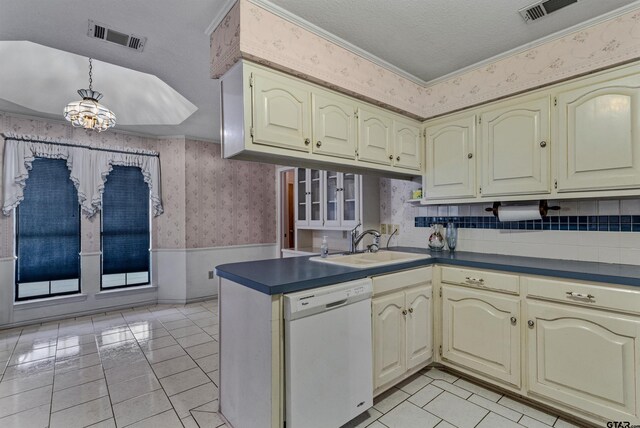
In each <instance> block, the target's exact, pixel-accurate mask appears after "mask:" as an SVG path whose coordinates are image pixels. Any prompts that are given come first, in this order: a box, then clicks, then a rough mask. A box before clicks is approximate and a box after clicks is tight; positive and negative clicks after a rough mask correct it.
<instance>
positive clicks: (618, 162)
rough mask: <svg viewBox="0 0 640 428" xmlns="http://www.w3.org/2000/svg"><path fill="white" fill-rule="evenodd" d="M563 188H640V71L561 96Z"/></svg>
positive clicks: (560, 171) (560, 177) (560, 167)
mask: <svg viewBox="0 0 640 428" xmlns="http://www.w3.org/2000/svg"><path fill="white" fill-rule="evenodd" d="M557 101H558V106H557V122H558V146H559V147H558V191H559V192H564V191H567V192H570V191H579V190H604V189H630V188H640V76H628V77H624V78H621V79H617V80H612V81H608V82H602V83H598V84H592V85H589V86H587V87H581V88H577V89H573V90H567V91H565V92H562V93H560V94H558V97H557Z"/></svg>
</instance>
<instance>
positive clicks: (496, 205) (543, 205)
mask: <svg viewBox="0 0 640 428" xmlns="http://www.w3.org/2000/svg"><path fill="white" fill-rule="evenodd" d="M500 206H501V204H500V202H494V203H493V207H492V208H485V209H484V210H485V211H487V212H490V213H493V215H494V216H495V217H496V218H498V208H500ZM538 209H539V210H540V215H541V216H542V217H546V216H547V213H548V212H549V211H559V210H560V206H559V205H553V206H551V207H550V206H549V204H548V203H547V201H546V200H545V199H543V200H541V201H540V204H539V205H538Z"/></svg>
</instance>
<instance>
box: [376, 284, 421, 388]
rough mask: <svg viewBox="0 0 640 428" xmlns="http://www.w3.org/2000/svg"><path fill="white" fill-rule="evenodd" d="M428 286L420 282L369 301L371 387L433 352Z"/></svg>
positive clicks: (398, 377)
mask: <svg viewBox="0 0 640 428" xmlns="http://www.w3.org/2000/svg"><path fill="white" fill-rule="evenodd" d="M432 308H433V299H432V287H431V285H421V286H416V287H411V288H407V289H405V290H403V291H397V292H393V293H391V294H387V295H384V296H381V297H375V296H374V298H373V301H372V317H373V347H374V349H373V371H374V373H373V387H374V390H375V389H378V388H380V387H381V386H384V385H386V384H388V383H390V382H392V381H394V380H396V379H400V378H402V376H403V375H404V374H405V373H407V372H408V371H411V370H412V369H414V368H415V367H417V366H419V365H421V364H424V363H426V362H428V361H429V360H430V359H431V357H432V355H433V341H432Z"/></svg>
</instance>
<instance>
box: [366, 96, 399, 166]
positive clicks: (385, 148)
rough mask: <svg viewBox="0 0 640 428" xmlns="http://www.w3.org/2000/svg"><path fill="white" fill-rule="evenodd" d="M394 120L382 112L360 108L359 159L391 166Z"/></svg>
mask: <svg viewBox="0 0 640 428" xmlns="http://www.w3.org/2000/svg"><path fill="white" fill-rule="evenodd" d="M391 126H392V119H391V118H389V117H387V116H386V115H384V114H383V113H382V111H380V110H373V109H371V110H370V109H367V108H360V110H359V112H358V130H359V138H358V159H360V160H361V161H365V162H373V163H379V164H383V165H391V161H392V159H393V154H392V150H393V149H392V147H391V137H392V133H391Z"/></svg>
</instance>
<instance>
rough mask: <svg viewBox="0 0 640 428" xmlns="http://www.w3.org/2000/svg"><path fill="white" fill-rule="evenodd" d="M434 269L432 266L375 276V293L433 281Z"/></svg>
mask: <svg viewBox="0 0 640 428" xmlns="http://www.w3.org/2000/svg"><path fill="white" fill-rule="evenodd" d="M432 270H433V269H432V268H431V267H424V268H419V269H411V270H405V271H402V272H397V273H391V274H388V275H380V276H374V277H373V278H372V280H373V294H374V295H376V294H381V293H386V292H389V291H393V290H400V289H402V288H406V287H413V286H414V285H419V284H424V283H428V282H431V278H432V277H433V272H432Z"/></svg>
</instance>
